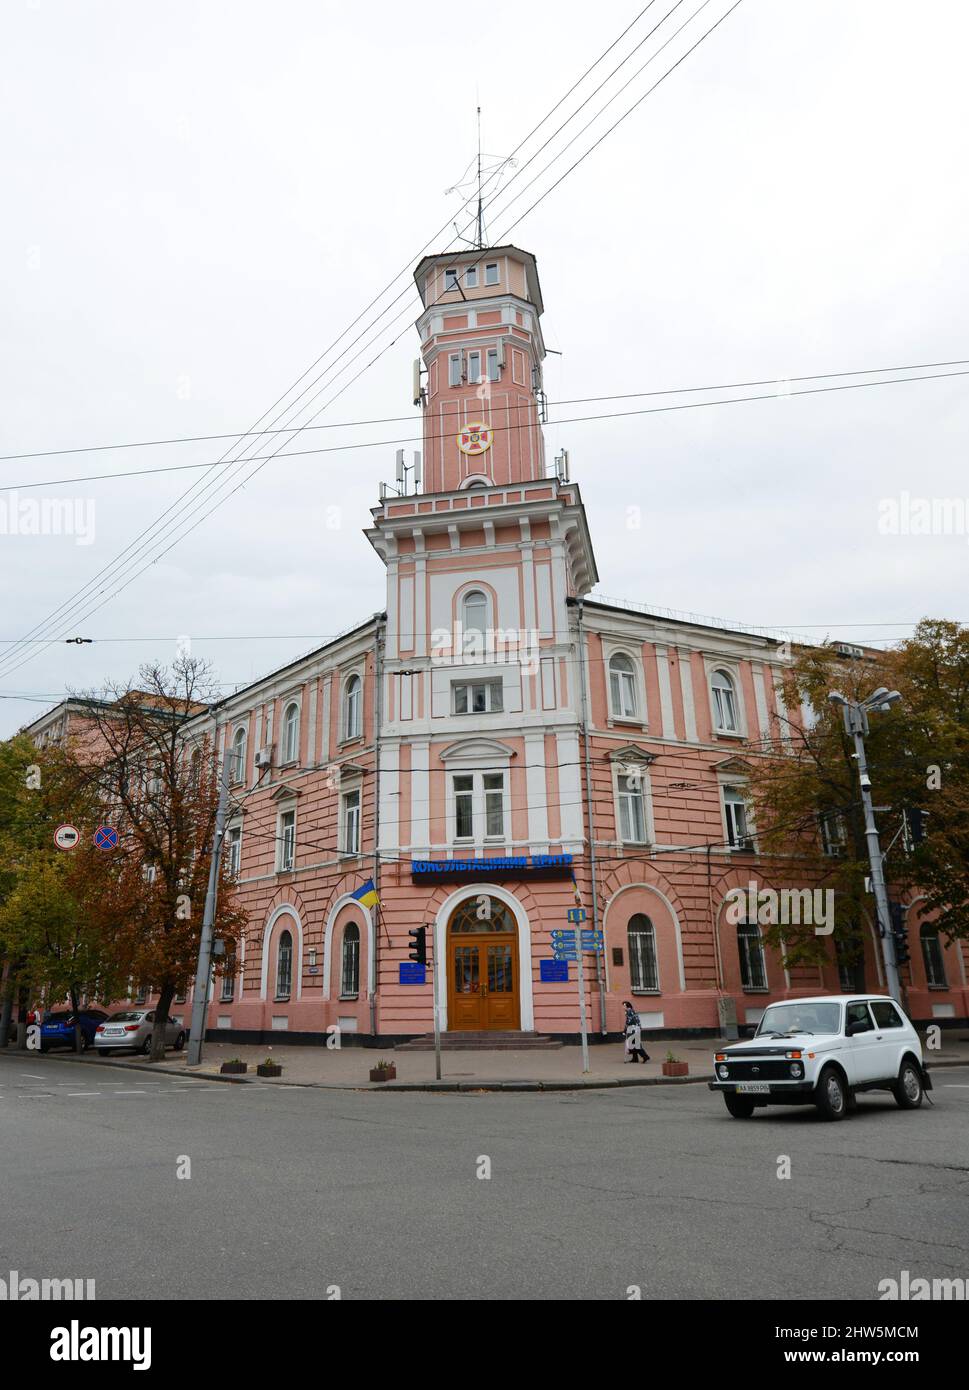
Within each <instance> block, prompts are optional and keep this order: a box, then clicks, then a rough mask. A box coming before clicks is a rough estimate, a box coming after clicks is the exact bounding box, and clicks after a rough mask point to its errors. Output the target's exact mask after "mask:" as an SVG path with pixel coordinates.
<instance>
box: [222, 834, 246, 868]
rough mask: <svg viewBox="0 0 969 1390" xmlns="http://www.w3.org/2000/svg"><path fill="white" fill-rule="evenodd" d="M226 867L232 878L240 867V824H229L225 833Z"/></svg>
mask: <svg viewBox="0 0 969 1390" xmlns="http://www.w3.org/2000/svg"><path fill="white" fill-rule="evenodd" d="M225 852H226V867H227V868H228V870H229V873H230V874H231V875H232V877H233V878H238V877H239V870H240V869H241V868H242V826H241V825H230V826H229V829H228V830H227V831H226V835H225Z"/></svg>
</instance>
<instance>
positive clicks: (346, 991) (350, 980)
mask: <svg viewBox="0 0 969 1390" xmlns="http://www.w3.org/2000/svg"><path fill="white" fill-rule="evenodd" d="M359 993H360V928H359V927H358V926H357V924H356V922H348V923H347V925H346V927H345V928H344V930H343V952H342V960H341V963H340V998H341V999H356V997H357V995H358V994H359Z"/></svg>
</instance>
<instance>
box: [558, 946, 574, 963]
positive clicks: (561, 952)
mask: <svg viewBox="0 0 969 1390" xmlns="http://www.w3.org/2000/svg"><path fill="white" fill-rule="evenodd" d="M578 958H579V953H578V951H576V950H575V949H574V947H573V949H572V950H566V949H559V947H556V948H555V950H554V951H553V952H552V959H553V960H578Z"/></svg>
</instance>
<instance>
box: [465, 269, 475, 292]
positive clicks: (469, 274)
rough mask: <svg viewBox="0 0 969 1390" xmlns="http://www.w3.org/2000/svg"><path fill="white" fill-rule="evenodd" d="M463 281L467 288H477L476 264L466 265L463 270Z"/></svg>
mask: <svg viewBox="0 0 969 1390" xmlns="http://www.w3.org/2000/svg"><path fill="white" fill-rule="evenodd" d="M464 283H465V284H466V285H467V287H468V289H469V290H476V289H477V288H478V267H477V266H476V265H469V266H468V268H467V270H466V271H465V272H464Z"/></svg>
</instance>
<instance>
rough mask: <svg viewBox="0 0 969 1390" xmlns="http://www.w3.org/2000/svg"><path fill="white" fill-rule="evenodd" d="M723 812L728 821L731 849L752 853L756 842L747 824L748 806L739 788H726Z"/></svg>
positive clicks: (728, 837) (728, 842)
mask: <svg viewBox="0 0 969 1390" xmlns="http://www.w3.org/2000/svg"><path fill="white" fill-rule="evenodd" d="M723 810H724V815H725V817H726V821H727V844H728V845H729V847H730V848H731V849H740V850H746V851H748V852H750V851H751V850H753V848H754V842H753V839H752V838H751V835H750V827H749V826H748V824H747V806H746V803H745V801H744V798H743V794H742V793H741V792H740V791H739V790H738V788H737V787H724V789H723Z"/></svg>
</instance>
